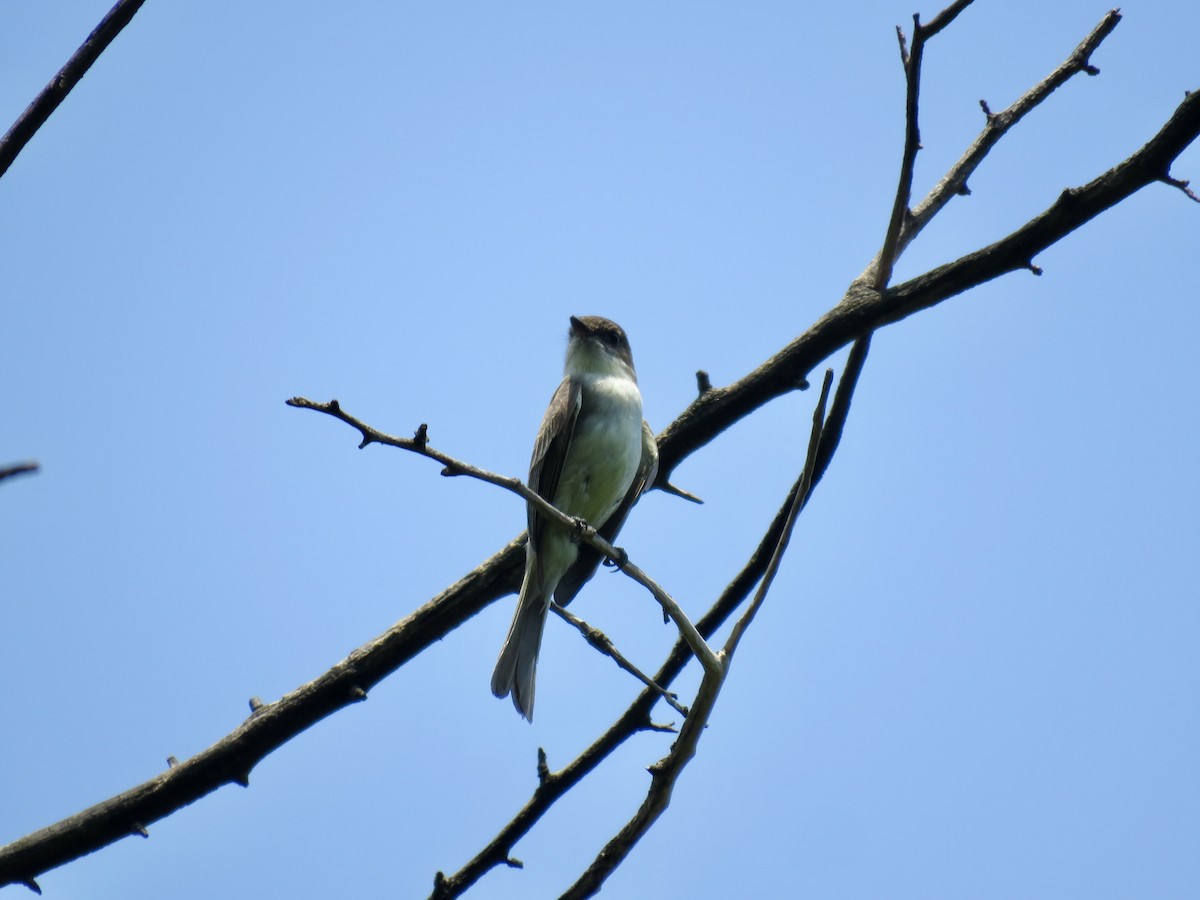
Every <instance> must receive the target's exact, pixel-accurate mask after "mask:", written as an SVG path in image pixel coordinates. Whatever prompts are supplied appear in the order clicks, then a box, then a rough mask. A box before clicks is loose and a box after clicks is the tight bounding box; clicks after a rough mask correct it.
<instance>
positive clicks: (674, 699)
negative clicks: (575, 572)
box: [550, 603, 688, 718]
mask: <svg viewBox="0 0 1200 900" xmlns="http://www.w3.org/2000/svg"><path fill="white" fill-rule="evenodd" d="M550 608H551V609H552V610H554V612H555V613H557V614H558V616H559V617H560V618H562V619H564V620H565V621H567V622H569V623H570V624H571V625H573V626H575V628H576V630H577V631H578V632H579V633H580V634H581V635H583V638H584V640H586V641H587V642H588V643H589V644H590V645H591V646H592V647H594V648H595V649H596V650H598V651H600V652H601V653H603V654H604V655H605V656H607V657H609V658H610V659H611V660H612V661H613V662H615V663H616V664H617V665H618V666H620V667H621V668H622V669H624V670H625V671H626V672H628V673H629V674H630V675H632V676H633V677H634V678H636V679H637V680H638V681H640V682H641V683H642V684H644V685H645V686H646V687H648V688H649V689H650V690H652V691H657V692H658V694H659V695H660V696H661V697H662V698H663V700H665V701H666V702H667V705H668V706H670V707H671V708H672V709H673V710H675V711H676V712H677V713H679V714H680V715H681V716H684V717H685V718H686V717H687V714H688V711H687V707H685V706H681V705H680V703H679V695H678V694H674V693H672V692H671V691H668V690H666V689H665V688H661V687H659V686H658V685H657V684H655V683H654V680H653V679H651V678H650V677H649V676H647V675H646V674H645V673H643V672H642V670H641V669H639V668H638V667H637V666H635V665H634V664H633V663H631V662H630V661H629V659H628V658H627V657H625V656H624V654H622V653H621V651H619V650H618V649H617V647H616V645H615V644H614V643H613V642H612V638H610V637H609V636H608V635H607V634H605V633H604V632H603V631H601V630H600V629H599V628H596V627H595V626H594V625H589V624H588V623H587V622H585V621H584V620H583V619H581V618H579V617H578V616H577V615H575V614H574V613H572V612H569V611H568V610H566V609H564V608H563V607H561V606H559V605H558V604H557V603H551V604H550Z"/></svg>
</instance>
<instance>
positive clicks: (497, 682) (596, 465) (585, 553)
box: [492, 316, 658, 722]
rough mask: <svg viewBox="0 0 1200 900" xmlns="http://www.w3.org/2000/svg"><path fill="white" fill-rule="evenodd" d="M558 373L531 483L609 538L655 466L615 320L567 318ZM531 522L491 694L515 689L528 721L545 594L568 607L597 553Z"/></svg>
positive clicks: (537, 520)
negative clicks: (568, 328) (563, 354)
mask: <svg viewBox="0 0 1200 900" xmlns="http://www.w3.org/2000/svg"><path fill="white" fill-rule="evenodd" d="M563 375H564V377H563V380H562V382H560V383H559V385H558V390H556V391H555V392H554V396H553V397H552V398H551V399H550V406H549V408H548V409H547V410H546V415H545V417H544V418H543V419H542V427H541V428H540V429H539V431H538V436H537V440H536V441H535V442H534V445H533V459H532V460H531V461H530V463H529V486H530V487H531V488H532V489H533V490H535V491H537V493H538V494H540V495H541V496H542V497H544V498H545V499H547V500H548V501H550V502H551V503H552V504H554V506H556V507H557V508H558V509H561V510H562V511H563V512H564V513H566V514H567V515H569V516H573V517H575V518H578V519H584V520H586V521H587V523H588V524H589V525H591V526H592V527H593V528H595V529H596V530H597V531H598V532H600V534H601V535H603V536H604V537H605V539H606V540H608V541H609V542H610V543H611V542H612V540H613V539H614V538H615V537H616V534H617V532H618V531H619V530H620V528H621V525H622V523H623V522H624V521H625V517H626V516H627V515H628V514H629V510H630V508H631V507H632V506H633V503H634V501H635V500H637V498H638V495H639V494H641V493H642V491H644V490H645V489H646V488H647V487H648V486H649V485H651V484H653V483H654V478H655V475H656V474H657V472H658V446H657V444H655V442H654V432H652V431H651V430H650V426H649V425H647V424H646V422H645V421H644V420H643V419H642V395H641V393H640V392H639V391H638V386H637V374H636V373H635V372H634V370H633V354H632V353H631V352H630V350H629V339H628V338H627V337H626V336H625V332H624V331H622V330H621V326H620V325H618V324H616V323H615V322H610V321H609V320H608V319H602V318H600V317H599V316H582V317H579V318H576V317H575V316H571V331H570V334H569V335H568V339H567V361H566V364H565V366H564V367H563ZM528 518H529V541H528V543H527V544H526V546H525V580H524V581H523V582H522V583H521V593H520V596H519V598H518V600H517V611H516V614H515V615H514V616H513V621H512V625H511V626H510V627H509V629H508V637H506V638H505V639H504V647H503V648H501V650H500V658H499V659H498V660H497V661H496V670H495V671H494V672H493V673H492V693H493V694H495V695H496V696H497V697H504V696H506V695H508V694H512V700H513V706H515V707H516V708H517V712H519V713H520V714H521V715H522V716H524V717H525V718H526V719H528V720H529V721H531V722H532V721H533V691H534V676H535V674H536V672H537V658H538V651H539V650H540V649H541V646H542V631H543V629H544V628H545V625H546V613H547V612H548V611H549V609H550V598H551V597H552V596H553V597H554V599H555V600H557V601H558V603H559V605H561V606H566V605H567V604H568V603H569V602H570V601H571V599H572V598H573V597H574V596H575V595H576V594H577V593H579V590H580V588H582V587H583V585H584V583H585V582H586V581H587V580H588V579H589V578H591V577H592V575H593V574H595V571H596V567H597V566H598V565H599V564H600V559H601V555H600V553H599V552H597V551H596V550H594V549H592V548H591V547H590V546H588V545H586V544H581V543H580V542H579V541H578V540H577V539H575V538H574V537H573V536H572V534H571V533H570V532H569V531H568V530H567V529H565V528H561V527H560V526H558V525H555V524H552V523H550V522H547V521H546V520H545V519H544V518H543V517H541V516H539V515H538V514H537V513H536V512H534V510H533V507H532V506H531V507H529V509H528Z"/></svg>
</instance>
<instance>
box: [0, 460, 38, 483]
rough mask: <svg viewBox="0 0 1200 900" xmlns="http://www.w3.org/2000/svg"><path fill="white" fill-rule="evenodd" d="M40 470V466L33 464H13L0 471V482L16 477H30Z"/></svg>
mask: <svg viewBox="0 0 1200 900" xmlns="http://www.w3.org/2000/svg"><path fill="white" fill-rule="evenodd" d="M40 470H41V466H39V465H38V464H37V463H35V462H22V463H13V464H12V465H11V466H5V467H4V468H3V469H0V481H3V480H4V479H5V478H14V477H15V476H17V475H32V474H33V473H34V472H38V471H40Z"/></svg>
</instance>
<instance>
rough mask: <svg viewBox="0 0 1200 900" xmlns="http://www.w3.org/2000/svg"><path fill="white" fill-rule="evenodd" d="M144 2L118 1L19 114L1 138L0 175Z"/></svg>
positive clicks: (137, 0)
mask: <svg viewBox="0 0 1200 900" xmlns="http://www.w3.org/2000/svg"><path fill="white" fill-rule="evenodd" d="M144 2H145V0H118V2H117V4H116V5H115V6H113V8H112V9H110V10H109V11H108V13H107V14H106V15H105V16H104V18H103V19H101V20H100V24H99V25H97V26H96V27H95V28H94V29H93V30H92V33H91V34H89V35H88V36H87V40H85V41H84V42H83V44H82V45H81V46H80V47H79V49H78V50H76V51H75V52H74V53H73V54H72V55H71V58H70V59H68V60H67V62H66V65H64V66H63V67H62V68H61V69H59V70H58V74H57V75H55V76H54V77H53V78H51V79H50V82H49V83H48V84H47V85H46V86H45V87H44V88H42V92H41V93H40V94H38V95H37V96H36V97H35V98H34V99H33V102H32V103H30V104H29V106H27V107H26V108H25V112H23V113H21V115H20V116H18V117H17V121H15V122H13V124H12V127H11V128H9V129H8V132H7V133H6V134H5V135H4V137H2V138H0V176H2V175H4V173H5V172H7V171H8V167H9V166H11V165H12V164H13V160H15V159H16V158H17V154H19V153H20V152H21V151H22V150H23V149H24V148H25V145H26V144H28V143H29V141H30V140H31V139H32V138H33V136H34V135H35V134H37V131H38V129H39V128H41V127H42V126H43V125H45V124H46V120H47V119H49V118H50V115H51V114H52V113H53V112H54V111H55V110H56V109H58V105H59V104H60V103H62V102H63V100H65V99H66V96H67V94H69V93H71V89H72V88H74V87H75V85H77V84H78V83H79V81H80V79H82V78H83V76H84V74H85V73H86V72H87V70H88V69H90V68H91V67H92V63H94V62H95V61H96V60H97V59H99V57H100V54H101V53H103V52H104V51H105V50H106V49H107V48H108V45H109V44H111V43H112V42H113V39H114V38H115V37H116V36H117V35H118V34H120V33H121V30H122V29H123V28H124V27H125V26H126V25H128V24H129V23H130V21H131V20H132V19H133V16H134V14H135V13H136V12H137V11H138V10H139V9H141V8H142V4H143V3H144Z"/></svg>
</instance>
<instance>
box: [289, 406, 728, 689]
mask: <svg viewBox="0 0 1200 900" xmlns="http://www.w3.org/2000/svg"><path fill="white" fill-rule="evenodd" d="M287 405H288V406H293V407H296V408H297V409H311V410H315V411H316V412H323V413H325V414H326V415H330V416H333V417H334V418H335V419H338V420H340V421H342V422H345V423H346V424H347V425H351V426H353V427H354V428H356V429H358V432H359V434H361V435H362V441H361V442H360V443H359V445H358V446H359V447H360V448H362V447H365V446H367V445H368V444H386V445H387V446H390V447H399V448H401V449H404V450H411V451H412V452H413V453H417V454H419V455H421V456H427V457H429V458H430V459H434V460H437V461H438V462H440V463H442V465H443V466H445V468H444V469H443V470H442V474H443V475H466V476H468V477H470V478H477V479H479V480H480V481H486V482H487V483H488V484H494V485H496V486H497V487H502V488H504V489H505V490H508V491H511V492H512V493H514V494H517V495H518V496H520V497H521V498H523V499H524V500H525V501H526V502H527V503H529V504H531V505H532V506H534V507H535V508H536V509H537V511H538V514H539V515H542V516H544V517H545V518H546V519H547V520H549V521H551V522H555V523H557V524H558V525H560V526H561V527H563V528H566V529H568V530H571V531H573V532H574V533H576V534H578V535H579V538H580V540H582V541H584V542H586V543H587V544H589V545H590V546H592V547H594V548H595V549H596V550H598V551H600V553H601V554H603V555H604V556H605V558H607V559H610V560H612V561H613V562H614V563H616V564H617V567H618V568H619V569H620V570H621V571H622V572H624V573H625V574H626V575H628V576H629V577H630V578H632V579H633V580H634V581H636V582H637V583H638V584H640V585H641V586H642V587H644V588H646V590H648V591H649V592H650V593H651V594H652V595H653V596H654V599H655V600H657V601H658V602H659V605H661V606H662V608H663V609H664V610H665V611H666V613H667V615H668V616H670V617H671V619H672V620H673V621H674V622H675V625H676V627H677V628H678V629H679V632H680V634H681V635H683V638H684V640H686V641H687V642H688V645H689V646H690V647H691V648H692V652H693V653H695V654H696V658H697V659H699V660H700V664H701V665H702V666H704V669H705V671H706V672H707V671H718V670H719V669H720V666H721V664H720V663H719V662H718V661H717V656H716V654H715V653H714V652H713V650H712V648H711V647H709V646H708V644H707V643H706V642H705V640H704V638H703V637H701V636H700V632H699V631H697V630H696V626H695V625H693V624H692V622H691V620H690V619H688V617H687V615H686V614H685V613H684V611H683V609H682V608H681V607H680V606H679V604H678V603H676V602H675V600H674V598H673V597H671V595H670V594H668V593H667V592H666V591H665V590H664V589H663V588H662V587H661V586H660V585H659V584H658V583H657V582H656V581H654V579H652V578H651V577H650V576H649V575H647V574H646V573H645V572H644V571H643V570H642V569H641V568H640V567H638V566H636V565H634V564H633V563H632V562H630V561H629V557H628V555H627V554H625V553H624V552H623V551H621V550H618V549H617V548H616V547H614V546H613V545H612V544H610V543H609V542H608V541H606V540H605V539H604V538H603V537H601V536H600V535H599V534H598V533H597V532H596V529H595V528H593V527H592V526H591V525H589V524H588V523H586V522H582V521H581V520H579V519H573V518H571V517H570V516H568V515H567V514H566V513H564V512H562V510H560V509H557V508H556V507H554V506H553V505H551V504H550V503H549V501H547V500H545V499H544V498H543V497H542V496H541V495H540V494H538V493H537V492H536V491H535V490H533V489H532V488H530V487H529V486H528V485H526V484H525V483H524V482H523V481H521V480H520V479H519V478H511V477H509V476H506V475H498V474H496V473H495V472H489V471H487V470H486V469H480V468H478V467H476V466H472V465H469V464H468V463H465V462H463V461H462V460H459V459H455V458H454V457H453V456H450V455H449V454H447V453H443V452H441V451H440V450H436V449H434V448H433V447H431V446H429V443H428V428H427V427H426V426H425V425H422V426H421V427H420V428H419V429H417V434H416V436H415V437H413V438H401V437H396V436H395V435H390V434H385V433H384V432H382V431H379V430H377V429H375V428H372V427H371V426H370V425H368V424H366V423H365V422H363V421H361V420H360V419H357V418H355V417H354V416H352V415H350V414H349V413H347V412H345V411H344V410H343V409H342V407H341V404H340V403H338V401H336V400H330V401H329V402H328V403H316V402H314V401H312V400H308V399H306V398H304V397H293V398H291V399H290V400H288V401H287Z"/></svg>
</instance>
